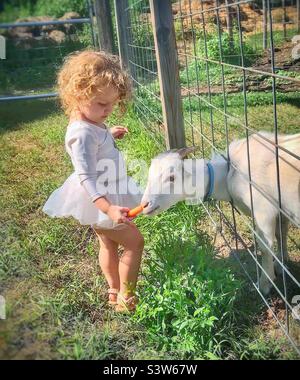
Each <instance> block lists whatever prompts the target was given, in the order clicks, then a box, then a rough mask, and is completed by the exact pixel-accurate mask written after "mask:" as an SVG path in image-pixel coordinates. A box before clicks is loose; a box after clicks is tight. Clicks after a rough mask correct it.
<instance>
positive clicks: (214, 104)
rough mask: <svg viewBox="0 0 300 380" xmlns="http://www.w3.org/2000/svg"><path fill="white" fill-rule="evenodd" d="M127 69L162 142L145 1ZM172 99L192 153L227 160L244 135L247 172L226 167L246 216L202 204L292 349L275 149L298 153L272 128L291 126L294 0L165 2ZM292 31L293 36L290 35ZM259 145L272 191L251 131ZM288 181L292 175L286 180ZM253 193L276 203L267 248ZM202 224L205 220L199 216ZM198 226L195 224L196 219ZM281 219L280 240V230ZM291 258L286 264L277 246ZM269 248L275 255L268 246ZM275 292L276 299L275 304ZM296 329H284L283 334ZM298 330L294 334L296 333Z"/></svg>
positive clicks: (290, 284)
mask: <svg viewBox="0 0 300 380" xmlns="http://www.w3.org/2000/svg"><path fill="white" fill-rule="evenodd" d="M128 3H129V6H128V8H127V10H126V11H127V13H128V18H129V27H128V36H129V41H130V42H129V66H130V67H129V68H130V71H131V74H132V78H133V81H134V83H135V87H136V97H135V106H136V109H137V111H138V114H139V115H140V118H141V120H142V121H143V123H144V124H145V125H146V126H147V129H149V128H150V129H151V131H152V133H153V136H154V137H155V138H156V139H157V140H158V142H159V144H160V145H161V146H162V147H163V145H164V127H163V116H162V108H161V101H160V91H159V80H158V74H157V62H156V58H155V47H154V41H153V30H152V24H151V14H150V7H149V1H143V0H139V1H129V2H128ZM172 11H173V19H174V29H175V36H176V44H177V56H178V61H179V67H180V72H179V76H180V85H181V98H182V103H183V116H184V124H185V135H186V141H187V144H189V145H195V146H199V147H200V155H201V156H202V157H206V158H209V157H210V155H211V151H214V152H216V153H219V154H222V155H223V156H224V157H225V158H226V159H227V160H228V163H230V165H231V167H234V163H233V162H231V161H230V156H229V145H230V143H231V142H232V141H233V140H236V139H241V138H244V139H246V140H245V141H246V145H247V161H248V162H247V173H242V172H241V169H240V168H239V167H234V169H235V170H236V171H237V172H238V173H239V174H241V175H242V176H243V177H244V179H245V180H246V181H247V182H248V183H249V193H250V198H251V210H250V211H251V212H250V214H251V217H247V216H245V215H244V214H243V213H241V212H240V211H239V210H238V209H237V208H236V207H235V205H234V204H233V203H232V204H231V205H229V204H228V203H221V202H209V203H205V204H203V205H202V207H204V209H205V210H206V212H207V214H208V217H209V219H210V220H211V222H212V224H213V225H214V226H216V227H217V229H218V231H219V232H220V234H221V236H222V237H223V239H222V244H223V245H224V243H225V246H227V247H228V249H227V250H225V253H224V254H225V255H228V254H229V252H231V254H232V255H233V256H234V257H235V258H236V259H237V261H238V262H239V263H240V265H241V267H242V269H243V270H244V273H245V274H246V276H247V277H248V279H249V281H250V282H251V283H252V285H253V287H254V288H255V289H256V291H257V292H258V294H259V295H260V297H261V298H262V300H263V302H264V303H265V304H266V306H267V307H268V308H269V310H270V312H271V314H272V315H273V317H274V318H275V320H276V321H277V323H278V325H279V326H280V328H281V329H282V331H283V332H284V333H285V335H286V336H287V338H288V340H289V341H290V342H291V344H292V345H293V347H294V348H295V350H296V351H297V352H298V353H299V354H300V346H299V344H300V341H299V323H298V322H297V321H296V320H295V318H293V313H292V312H293V308H294V306H295V305H294V304H293V299H294V297H295V296H296V295H299V294H300V283H299V279H300V267H299V252H300V250H299V247H300V234H299V229H298V228H299V227H300V226H299V221H297V220H296V221H295V219H293V215H292V213H293V212H295V213H296V212H297V211H298V212H299V208H300V203H299V199H298V200H296V204H294V205H291V209H290V211H292V212H290V211H287V209H286V208H285V207H283V205H282V193H283V192H284V191H286V188H282V183H281V176H282V173H281V172H280V169H281V166H282V164H280V157H282V155H283V154H285V155H287V156H286V157H291V158H292V159H293V160H295V162H299V160H300V157H299V156H298V155H297V154H295V153H293V152H291V151H290V150H288V149H286V148H285V147H283V146H282V145H281V144H280V135H281V134H296V133H299V132H300V111H299V109H300V95H299V89H300V63H299V62H300V54H299V52H298V50H299V51H300V49H299V48H300V45H299V41H300V36H298V33H300V7H299V1H298V0H294V1H292V0H291V1H284V0H282V1H281V0H280V1H270V0H261V1H253V0H242V1H233V0H198V1H195V0H179V1H174V2H172ZM298 37H299V38H298ZM262 130H264V131H268V132H272V136H273V138H272V139H270V137H269V135H264V134H259V136H260V138H261V141H262V142H263V144H265V146H266V147H267V148H268V149H269V150H272V151H273V153H274V155H275V157H276V172H275V173H273V175H274V178H276V180H275V182H274V186H275V187H276V194H277V195H278V196H277V197H271V196H270V194H268V193H267V192H266V191H265V190H264V189H263V188H262V187H261V186H260V185H258V184H257V181H256V176H255V175H253V172H251V166H252V164H251V162H252V161H253V159H254V158H255V157H253V153H254V152H253V151H252V150H251V147H250V139H251V134H253V133H259V131H262ZM291 180H292V179H291ZM257 193H259V194H260V195H262V196H263V198H264V199H265V200H266V201H267V202H268V203H270V204H272V206H273V207H274V208H275V209H276V210H277V213H278V217H277V230H276V237H277V247H274V246H270V244H268V243H267V241H266V239H265V237H264V235H263V234H262V233H261V232H260V230H259V229H258V226H257V221H256V220H255V218H254V210H255V209H256V207H258V206H257V205H256V204H255V197H254V196H253V194H257ZM202 224H203V225H205V223H202ZM202 224H201V225H202ZM288 224H290V229H289V234H288V241H287V242H286V239H285V236H286V229H287V225H288ZM261 249H263V250H264V251H265V252H267V253H268V254H269V255H271V257H272V260H273V261H274V263H275V264H276V266H277V267H278V271H279V273H280V274H279V275H278V276H277V279H276V281H275V280H273V279H272V278H271V277H270V276H269V274H268V273H267V272H266V270H265V268H264V267H263V265H262V263H261V254H260V251H261ZM287 249H288V250H289V253H290V261H289V262H287V258H286V251H287ZM277 252H278V253H277ZM261 272H263V273H265V275H266V277H267V278H268V279H269V281H270V282H271V284H272V286H273V290H272V293H271V297H267V296H265V295H264V294H263V293H262V292H261V290H260V288H259V286H258V283H259V277H260V273H261ZM274 299H277V300H278V302H279V304H280V305H281V306H280V307H279V308H278V307H277V308H275V307H274ZM295 329H296V331H297V333H292V332H291V331H292V330H293V332H295ZM297 334H298V335H297Z"/></svg>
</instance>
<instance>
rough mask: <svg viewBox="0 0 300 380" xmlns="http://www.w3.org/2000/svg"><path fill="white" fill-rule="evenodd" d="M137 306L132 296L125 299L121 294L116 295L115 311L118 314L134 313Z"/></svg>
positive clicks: (135, 299)
mask: <svg viewBox="0 0 300 380" xmlns="http://www.w3.org/2000/svg"><path fill="white" fill-rule="evenodd" d="M137 304H138V298H137V296H135V295H134V296H131V297H129V298H127V299H126V298H125V297H124V296H123V295H122V294H121V293H118V297H117V304H116V308H115V310H116V311H117V312H119V313H130V312H132V311H135V309H136V305H137Z"/></svg>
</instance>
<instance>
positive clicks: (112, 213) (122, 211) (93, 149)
mask: <svg viewBox="0 0 300 380" xmlns="http://www.w3.org/2000/svg"><path fill="white" fill-rule="evenodd" d="M66 143H67V144H68V146H69V147H70V149H71V150H72V153H73V164H74V168H75V172H76V173H77V175H78V176H79V179H80V183H81V185H82V186H83V187H84V189H85V190H86V192H87V193H88V195H89V196H90V199H91V201H92V202H94V204H95V206H96V207H97V208H98V209H99V210H101V211H102V212H104V213H105V214H107V215H108V216H109V217H110V218H111V219H112V220H113V221H114V222H117V223H127V224H132V223H131V222H130V221H129V220H128V219H127V218H126V214H127V212H128V211H129V208H127V207H120V206H116V205H112V204H111V203H110V202H109V201H108V200H107V199H106V198H105V194H101V193H99V192H98V190H97V186H96V183H97V158H96V154H97V149H98V145H97V142H96V137H95V136H94V135H93V134H92V133H91V132H90V131H89V130H88V129H86V128H84V127H83V128H80V129H79V130H77V131H74V134H72V135H71V136H70V137H69V138H68V139H67V142H66Z"/></svg>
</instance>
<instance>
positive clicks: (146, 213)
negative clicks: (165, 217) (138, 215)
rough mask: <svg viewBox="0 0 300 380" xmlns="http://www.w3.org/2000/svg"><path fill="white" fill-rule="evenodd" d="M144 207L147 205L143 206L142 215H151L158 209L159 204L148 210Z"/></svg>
mask: <svg viewBox="0 0 300 380" xmlns="http://www.w3.org/2000/svg"><path fill="white" fill-rule="evenodd" d="M146 208H147V206H146V207H145V208H144V211H143V213H144V215H151V214H153V213H154V211H156V210H158V209H159V206H156V207H154V208H152V209H150V210H146Z"/></svg>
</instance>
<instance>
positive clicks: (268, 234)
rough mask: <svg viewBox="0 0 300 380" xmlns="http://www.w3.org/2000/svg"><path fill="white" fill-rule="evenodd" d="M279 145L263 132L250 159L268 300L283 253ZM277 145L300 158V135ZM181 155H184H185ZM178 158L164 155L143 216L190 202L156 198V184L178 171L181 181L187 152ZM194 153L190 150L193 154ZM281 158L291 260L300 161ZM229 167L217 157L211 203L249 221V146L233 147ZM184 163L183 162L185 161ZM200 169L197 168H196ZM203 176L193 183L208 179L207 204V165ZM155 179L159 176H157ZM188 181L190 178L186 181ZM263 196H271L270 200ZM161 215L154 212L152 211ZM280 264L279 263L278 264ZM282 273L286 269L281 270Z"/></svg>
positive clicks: (253, 139)
mask: <svg viewBox="0 0 300 380" xmlns="http://www.w3.org/2000/svg"><path fill="white" fill-rule="evenodd" d="M265 138H266V139H268V140H269V141H272V142H274V134H272V133H268V132H259V133H257V134H253V135H251V136H250V138H249V140H248V141H249V144H248V146H249V157H250V174H251V181H252V183H253V186H251V188H252V199H253V216H254V219H255V224H256V231H257V233H258V235H259V237H260V238H261V240H262V241H260V239H258V243H259V246H260V249H261V252H262V267H263V269H264V271H265V272H266V274H265V273H264V271H262V273H261V277H260V281H259V286H260V289H261V290H262V292H263V293H264V294H268V293H269V291H270V289H271V283H270V282H269V280H268V277H270V279H271V280H274V279H275V271H274V264H273V258H272V255H271V254H270V250H271V249H272V248H273V246H274V243H275V240H277V243H278V246H279V247H280V233H279V231H280V226H279V209H278V199H279V196H278V183H277V166H276V155H275V146H274V145H273V144H271V143H269V142H268V141H266V140H265ZM278 145H279V146H280V147H282V148H284V149H286V150H287V151H289V152H292V153H294V154H295V155H297V156H298V157H299V156H300V134H296V135H289V136H288V135H279V136H278ZM180 151H181V152H180ZM180 151H178V153H177V154H176V152H166V153H162V154H160V155H159V156H157V158H159V163H160V164H159V167H158V166H157V164H153V165H151V167H150V170H149V177H148V184H147V187H146V190H145V193H144V196H143V199H142V202H143V203H148V206H147V207H146V208H145V209H144V214H145V215H147V214H150V213H151V215H155V214H157V213H159V212H161V211H163V210H166V209H167V208H169V207H170V206H172V205H173V204H175V203H176V202H178V201H179V200H183V199H186V198H187V196H186V194H184V193H183V194H182V195H181V196H178V195H177V196H174V195H172V194H171V195H160V194H155V195H153V194H151V187H152V184H153V182H154V181H162V177H163V172H164V171H166V170H168V171H169V170H170V168H171V167H172V168H174V167H175V168H176V169H175V175H176V172H177V174H178V175H179V170H180V171H181V168H179V166H178V158H183V156H184V153H183V154H182V152H184V149H183V150H182V149H181V150H180ZM189 152H190V150H189ZM278 153H279V160H278V161H279V169H280V170H279V173H280V174H279V177H280V189H281V208H282V210H283V211H284V213H282V214H281V215H282V218H281V219H282V242H283V247H282V248H283V255H284V258H285V260H287V259H288V252H287V231H288V223H289V220H288V218H287V217H286V215H285V214H287V215H289V217H290V220H291V221H292V222H293V223H294V224H295V225H296V226H298V227H299V226H300V160H299V159H297V158H295V157H293V156H291V155H290V154H289V153H287V152H285V151H284V150H282V149H280V148H279V150H278ZM229 157H230V165H229V170H228V163H227V160H226V159H224V158H223V156H221V155H213V157H212V159H211V161H210V163H211V165H212V166H213V169H214V173H215V181H214V191H213V194H212V195H211V197H212V198H213V199H215V200H219V201H230V200H232V201H233V203H234V205H235V206H236V207H237V208H238V209H240V210H241V211H242V212H243V213H245V214H246V215H250V214H251V193H250V185H249V180H250V177H249V170H248V148H247V140H246V139H242V140H237V141H234V142H232V143H231V144H230V146H229ZM182 162H183V161H182ZM196 167H199V166H197V165H195V168H196ZM200 167H202V169H201V173H196V172H195V170H196V169H194V171H192V173H191V174H190V175H191V178H192V177H195V176H196V175H197V174H198V175H201V176H202V177H203V181H204V193H203V194H202V195H201V198H202V199H203V198H204V195H205V193H207V191H208V187H209V175H208V169H207V165H202V166H200ZM154 173H155V175H154ZM184 178H185V181H189V179H187V178H189V177H188V176H187V177H186V176H185V177H184ZM263 194H267V197H266V196H264V195H263ZM157 207H159V208H158V210H157V211H154V212H152V210H156V209H157ZM277 264H279V263H277ZM275 269H277V270H278V271H279V270H280V269H281V265H280V264H279V265H276V268H275Z"/></svg>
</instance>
